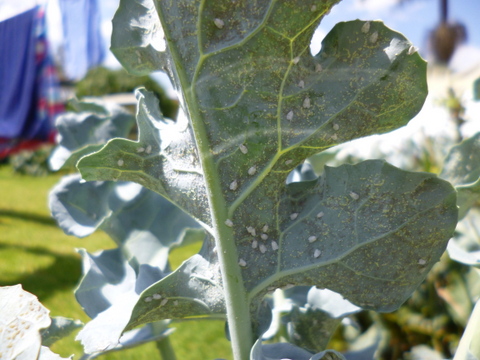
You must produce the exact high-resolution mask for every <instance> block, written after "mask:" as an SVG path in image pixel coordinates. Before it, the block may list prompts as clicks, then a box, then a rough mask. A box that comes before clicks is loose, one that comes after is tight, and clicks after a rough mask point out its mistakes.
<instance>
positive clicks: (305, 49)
mask: <svg viewBox="0 0 480 360" xmlns="http://www.w3.org/2000/svg"><path fill="white" fill-rule="evenodd" d="M337 2H338V1H336V0H334V1H313V0H311V1H294V0H290V1H275V0H272V1H270V2H247V1H238V2H231V1H227V0H224V1H215V2H213V1H212V2H203V1H187V0H166V1H158V2H156V3H155V6H156V10H157V12H158V15H159V18H160V21H161V24H162V27H163V32H164V33H165V38H166V41H167V43H168V48H167V50H166V51H165V52H164V53H162V57H161V58H162V59H161V60H159V62H158V64H157V69H165V70H167V71H168V72H169V74H170V76H171V78H172V80H173V82H174V83H175V86H176V87H177V89H179V90H181V91H182V93H181V94H180V99H181V102H182V108H183V110H181V112H180V115H179V117H178V118H177V119H176V121H173V120H170V119H166V118H164V117H163V116H162V114H161V113H160V111H159V107H158V103H157V102H156V99H155V98H154V97H153V95H152V94H150V93H148V92H146V91H144V90H140V91H139V92H138V93H137V97H138V99H139V108H138V113H137V122H138V126H139V139H138V141H130V140H122V139H114V140H111V141H110V142H109V143H108V144H107V145H106V146H105V147H104V148H103V149H102V150H101V151H99V152H97V153H95V154H92V155H89V156H86V157H84V158H83V159H82V160H80V162H79V164H78V167H79V169H80V171H81V173H82V176H83V177H84V178H85V179H86V180H128V181H135V182H138V183H140V184H142V185H143V186H145V187H147V188H149V189H151V190H154V191H156V192H158V193H159V194H161V195H163V196H165V197H166V198H167V199H169V200H170V201H172V202H173V203H175V204H176V205H177V206H179V207H180V208H182V209H183V210H184V211H186V212H187V213H189V214H190V215H192V216H193V217H194V218H195V219H197V220H198V221H199V222H200V223H202V224H203V226H204V227H205V228H206V230H207V231H209V232H210V233H213V231H212V220H211V218H210V212H209V211H210V207H209V198H208V194H209V193H210V194H211V198H214V197H220V198H222V199H224V204H225V206H224V208H223V209H217V211H222V212H224V213H225V214H227V216H228V219H229V220H228V221H227V224H226V225H223V224H219V225H218V226H231V227H232V229H233V232H234V234H235V244H236V246H237V253H238V264H239V266H240V267H241V269H242V277H243V282H244V285H245V289H246V292H247V294H246V295H247V301H249V302H250V304H251V305H252V306H251V307H252V313H256V312H257V310H258V307H259V306H260V305H259V304H260V302H261V299H262V298H263V296H264V295H265V294H266V293H267V292H269V291H273V289H275V288H278V287H285V286H290V285H316V286H318V287H328V288H330V289H332V290H334V291H336V292H339V293H341V294H342V295H343V296H345V297H346V298H347V299H349V300H350V301H352V302H354V303H355V304H357V305H360V306H362V307H364V308H368V309H376V310H380V311H390V310H393V309H395V308H397V307H398V306H399V305H400V304H401V303H402V302H403V301H404V300H405V299H406V298H407V297H408V296H409V295H410V293H411V292H412V291H413V290H414V289H415V287H416V286H417V285H418V284H419V283H420V282H421V281H422V279H423V278H424V277H425V275H426V273H427V271H428V270H429V269H430V268H431V266H433V264H434V263H435V262H436V261H437V260H438V258H439V257H440V255H441V253H442V252H443V250H444V249H445V246H446V242H447V241H448V239H449V238H450V236H451V234H452V233H453V230H454V227H455V223H456V219H457V209H456V197H455V191H454V190H453V188H452V187H451V186H450V185H449V184H448V183H446V182H444V181H442V180H440V179H438V178H436V177H435V176H433V175H431V174H423V173H421V174H420V173H419V174H415V173H409V172H404V171H401V170H399V169H396V168H394V167H393V166H390V165H388V164H386V163H385V162H383V161H367V162H364V163H361V164H358V165H355V166H341V167H339V168H326V170H325V173H324V175H323V176H322V177H321V178H319V179H315V180H312V181H309V182H303V183H292V184H289V185H286V182H285V180H286V178H287V175H288V174H289V173H290V172H291V171H292V170H293V169H294V168H295V167H296V166H298V165H299V164H300V163H301V162H303V161H304V160H305V158H306V157H308V156H310V155H313V154H315V153H318V152H320V151H323V150H325V149H328V148H330V147H332V146H334V145H337V144H340V143H343V142H345V141H349V140H352V139H355V138H358V137H362V136H366V135H370V134H377V133H384V132H387V131H391V130H393V129H396V128H398V127H400V126H403V125H405V124H406V123H407V122H408V121H409V120H410V119H411V118H412V117H413V116H414V115H416V114H417V112H418V111H419V110H420V109H421V107H422V105H423V102H424V100H425V97H426V94H427V88H426V78H425V69H426V64H425V62H424V61H423V60H422V59H421V58H420V56H419V55H418V54H417V53H415V52H413V51H412V46H411V43H410V42H409V41H408V40H406V39H405V38H404V37H403V36H402V35H401V34H399V33H397V32H394V31H392V30H391V29H389V28H387V27H386V26H384V25H383V23H381V22H378V21H374V22H365V21H360V20H357V21H351V22H345V23H339V24H337V25H336V26H335V27H334V28H333V29H332V31H331V32H330V33H329V34H328V35H327V36H326V38H325V39H324V40H323V42H322V50H321V51H320V53H319V54H317V55H315V56H312V55H311V54H310V52H309V43H310V39H311V37H312V35H313V32H314V30H315V29H316V27H317V25H318V23H319V22H320V20H321V19H322V18H323V16H324V15H325V14H326V13H327V12H328V11H329V10H330V8H331V7H332V6H333V5H334V4H335V3H337ZM122 4H123V5H121V6H126V5H125V1H122ZM147 8H148V7H146V8H145V9H147ZM137 10H138V9H137ZM137 10H136V11H137ZM138 11H139V10H138ZM141 15H142V14H141V11H139V12H136V13H134V14H132V18H133V19H132V21H131V24H130V25H131V26H133V25H134V24H135V22H136V21H140V20H139V19H141V18H142V16H141ZM179 19H182V21H181V26H179ZM145 28H147V27H145ZM120 31H121V30H120ZM123 54H124V55H125V57H124V58H122V63H124V64H130V65H131V66H130V67H131V68H134V67H135V66H134V64H135V62H136V61H137V60H138V59H137V58H136V57H135V56H134V55H133V53H132V52H131V51H126V52H123ZM159 59H160V57H159ZM149 66H150V67H151V66H152V64H151V63H150V64H149ZM173 66H175V67H173ZM206 161H207V162H211V163H213V165H214V166H213V171H212V168H211V167H209V168H205V162H206ZM212 178H217V179H219V182H218V186H216V187H212V183H213V182H212ZM218 265H219V264H218V258H217V256H216V254H215V252H214V245H213V243H212V240H211V239H209V240H206V242H205V245H204V247H203V249H202V251H201V252H200V253H199V254H198V255H195V256H194V257H192V258H191V259H189V260H188V261H187V262H185V263H184V264H183V265H182V266H181V267H180V268H179V269H178V270H177V271H175V272H174V273H172V274H171V275H169V276H167V277H166V278H164V279H162V280H161V281H160V282H158V283H156V284H154V285H153V286H151V287H150V288H148V289H147V290H146V291H145V292H144V293H143V294H142V296H141V299H140V300H139V302H138V303H137V305H136V306H135V308H134V310H133V315H132V318H131V320H130V323H129V325H128V327H129V328H131V327H134V326H136V325H139V324H141V323H144V322H148V321H155V320H159V319H163V318H175V317H195V316H205V315H212V314H213V315H215V314H221V313H223V312H224V300H223V289H222V287H221V286H220V285H219V284H220V283H221V281H220V272H219V266H218ZM179 281H181V285H178V283H179ZM387 289H388V290H387ZM155 294H158V295H161V298H162V299H168V302H164V301H161V302H159V301H157V302H156V301H151V298H152V296H153V295H155ZM157 297H158V296H157ZM147 299H148V301H146V300H147ZM180 305H182V306H183V308H182V306H180Z"/></svg>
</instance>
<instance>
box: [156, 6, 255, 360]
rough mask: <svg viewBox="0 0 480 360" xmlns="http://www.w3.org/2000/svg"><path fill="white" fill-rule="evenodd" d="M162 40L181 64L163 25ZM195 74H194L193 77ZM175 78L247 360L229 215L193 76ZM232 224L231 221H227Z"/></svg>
mask: <svg viewBox="0 0 480 360" xmlns="http://www.w3.org/2000/svg"><path fill="white" fill-rule="evenodd" d="M157 13H158V16H159V18H160V22H161V23H162V24H165V23H166V21H165V19H164V17H163V13H162V11H158V9H157ZM163 28H164V31H165V39H166V40H167V42H168V43H169V45H170V46H169V48H170V53H171V55H172V58H173V59H174V62H175V63H176V64H180V63H181V62H180V61H179V59H181V55H180V54H179V52H178V50H177V48H176V47H175V45H174V43H175V42H174V41H173V39H172V38H171V36H170V34H169V32H168V26H164V27H163ZM204 59H205V55H203V54H201V56H200V59H199V62H198V64H197V70H198V69H199V68H201V65H202V63H203V61H204ZM197 74H198V72H196V75H197ZM177 75H178V79H179V81H180V84H181V86H182V88H183V90H184V96H185V100H186V104H187V107H188V112H189V114H190V119H191V126H192V129H193V134H194V137H195V142H196V145H197V150H198V154H199V157H200V162H201V164H202V169H203V175H204V178H205V185H206V189H207V194H208V201H209V205H210V213H211V217H212V228H213V234H212V236H213V237H214V238H215V245H216V249H217V255H218V260H219V262H220V271H221V274H222V284H223V289H224V295H225V306H226V309H227V321H228V329H229V332H230V339H231V342H232V352H233V356H234V359H235V360H248V359H250V349H251V348H252V346H253V341H254V338H253V332H252V322H251V319H250V308H249V302H248V300H247V292H246V290H245V286H244V283H243V279H242V273H241V270H240V266H239V265H238V255H237V248H236V244H235V239H234V233H233V228H231V227H228V226H227V225H226V224H225V222H226V221H227V216H228V207H227V205H226V203H225V199H224V197H223V193H222V186H221V183H220V176H219V173H218V171H217V167H216V165H215V162H214V159H213V157H212V156H211V152H210V150H211V149H210V142H209V140H208V135H207V131H206V128H205V124H204V123H203V121H202V118H201V116H200V111H199V108H198V99H197V97H196V95H195V91H194V90H193V87H192V84H195V82H196V75H195V76H194V78H193V79H192V81H191V82H190V81H189V79H188V77H187V76H186V73H185V71H183V69H182V68H181V67H180V66H177ZM230 220H232V221H234V219H230Z"/></svg>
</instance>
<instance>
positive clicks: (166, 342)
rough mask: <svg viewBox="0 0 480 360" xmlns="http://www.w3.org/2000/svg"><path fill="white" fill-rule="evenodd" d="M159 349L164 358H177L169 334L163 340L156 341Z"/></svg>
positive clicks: (165, 359) (167, 359)
mask: <svg viewBox="0 0 480 360" xmlns="http://www.w3.org/2000/svg"><path fill="white" fill-rule="evenodd" d="M155 343H156V345H157V349H158V351H159V352H160V355H161V357H162V359H163V360H176V359H177V357H176V355H175V350H173V347H172V343H171V342H170V338H169V337H168V336H167V337H165V338H163V339H161V340H158V341H156V342H155Z"/></svg>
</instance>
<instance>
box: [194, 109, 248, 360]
mask: <svg viewBox="0 0 480 360" xmlns="http://www.w3.org/2000/svg"><path fill="white" fill-rule="evenodd" d="M192 103H193V104H195V102H192ZM192 119H195V116H192ZM197 119H199V118H198V117H197ZM192 127H193V129H194V133H195V139H196V141H197V146H198V150H199V155H200V160H201V162H202V166H203V173H204V177H205V182H206V186H207V193H208V199H209V203H210V211H211V215H212V226H213V229H214V234H213V236H214V238H215V245H216V248H217V255H218V260H219V262H220V270H221V273H222V282H223V289H224V294H225V303H226V308H227V321H228V329H229V332H230V339H231V342H232V351H233V356H234V359H235V360H248V359H249V358H250V349H251V347H252V346H253V334H252V324H251V320H250V310H249V302H248V300H247V293H246V290H245V287H244V284H243V279H242V274H241V271H240V266H239V265H238V255H237V248H236V245H235V239H234V233H233V229H232V228H231V227H229V226H227V225H226V224H225V222H226V221H227V214H228V210H227V206H226V204H225V200H224V197H223V194H222V190H221V189H222V188H221V184H220V178H219V174H218V171H217V169H216V166H215V163H214V161H213V158H212V157H211V156H210V150H209V143H208V140H207V134H206V131H205V128H204V126H203V123H201V122H200V121H194V122H193V124H192ZM229 220H231V221H234V219H233V220H232V219H229ZM234 225H235V224H234Z"/></svg>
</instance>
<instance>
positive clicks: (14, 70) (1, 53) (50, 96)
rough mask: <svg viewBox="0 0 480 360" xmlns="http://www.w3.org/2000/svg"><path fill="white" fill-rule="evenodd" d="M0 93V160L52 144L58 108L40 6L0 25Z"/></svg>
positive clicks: (55, 73) (55, 78)
mask: <svg viewBox="0 0 480 360" xmlns="http://www.w3.org/2000/svg"><path fill="white" fill-rule="evenodd" d="M0 89H1V92H0V159H1V158H3V157H5V156H8V155H9V154H11V153H13V152H15V151H18V150H21V149H34V148H35V147H38V145H41V144H43V143H45V142H53V140H54V136H55V128H54V121H55V117H56V116H57V115H58V114H60V113H62V112H63V110H64V105H63V102H62V101H61V99H60V96H59V95H60V92H59V84H58V77H57V72H56V68H55V66H54V64H53V60H52V57H51V54H50V53H49V47H48V42H47V39H46V26H45V11H44V9H43V8H42V7H35V8H33V9H31V10H28V11H26V12H24V13H21V14H19V15H17V16H14V17H12V18H10V19H7V20H4V21H2V22H0Z"/></svg>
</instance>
